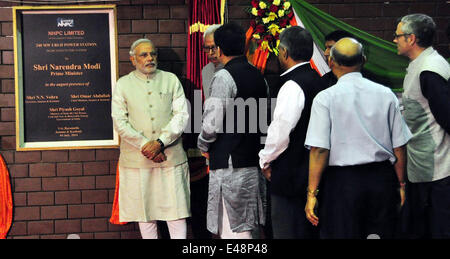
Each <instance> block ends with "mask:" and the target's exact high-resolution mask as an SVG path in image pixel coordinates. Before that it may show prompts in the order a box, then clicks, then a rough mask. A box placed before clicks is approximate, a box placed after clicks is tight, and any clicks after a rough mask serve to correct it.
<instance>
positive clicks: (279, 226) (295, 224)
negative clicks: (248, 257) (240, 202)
mask: <svg viewBox="0 0 450 259" xmlns="http://www.w3.org/2000/svg"><path fill="white" fill-rule="evenodd" d="M270 198H271V212H272V213H271V217H272V231H273V238H274V239H314V238H318V229H317V228H315V227H314V226H312V225H311V223H309V221H308V220H307V219H306V214H305V205H306V190H305V195H302V196H298V197H296V196H294V197H287V196H282V195H276V194H271V195H270Z"/></svg>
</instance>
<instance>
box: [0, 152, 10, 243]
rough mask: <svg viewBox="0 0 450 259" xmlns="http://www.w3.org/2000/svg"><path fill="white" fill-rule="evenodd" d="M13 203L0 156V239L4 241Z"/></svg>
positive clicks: (6, 170) (7, 175) (6, 169)
mask: <svg viewBox="0 0 450 259" xmlns="http://www.w3.org/2000/svg"><path fill="white" fill-rule="evenodd" d="M12 212H13V201H12V194H11V183H10V181H9V172H8V168H7V167H6V164H5V161H4V160H3V157H2V156H1V155H0V239H5V238H6V234H7V233H8V231H9V228H10V227H11V223H12Z"/></svg>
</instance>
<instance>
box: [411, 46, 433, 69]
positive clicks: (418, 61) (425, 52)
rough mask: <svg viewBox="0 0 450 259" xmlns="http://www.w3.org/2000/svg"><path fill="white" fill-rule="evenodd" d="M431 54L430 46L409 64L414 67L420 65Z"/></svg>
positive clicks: (431, 48)
mask: <svg viewBox="0 0 450 259" xmlns="http://www.w3.org/2000/svg"><path fill="white" fill-rule="evenodd" d="M433 52H434V48H433V47H431V46H430V47H428V48H426V49H425V50H424V51H422V53H420V54H419V56H417V58H415V59H414V60H413V61H411V62H410V64H411V65H414V64H416V63H422V62H421V60H422V59H424V58H426V57H428V56H429V55H431V53H433Z"/></svg>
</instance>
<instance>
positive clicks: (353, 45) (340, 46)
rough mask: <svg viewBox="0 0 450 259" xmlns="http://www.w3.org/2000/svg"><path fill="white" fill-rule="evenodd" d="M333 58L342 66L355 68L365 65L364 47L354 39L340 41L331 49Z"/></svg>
mask: <svg viewBox="0 0 450 259" xmlns="http://www.w3.org/2000/svg"><path fill="white" fill-rule="evenodd" d="M330 56H331V58H332V59H333V60H334V61H335V62H336V63H338V64H339V65H341V66H346V67H353V66H357V65H361V64H362V63H364V53H363V46H362V44H361V43H359V42H358V41H357V40H355V39H353V38H343V39H340V40H339V41H338V42H336V44H334V46H333V47H332V48H331V52H330Z"/></svg>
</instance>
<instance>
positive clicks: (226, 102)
mask: <svg viewBox="0 0 450 259" xmlns="http://www.w3.org/2000/svg"><path fill="white" fill-rule="evenodd" d="M214 41H215V44H216V46H217V49H216V56H217V58H218V60H219V61H220V62H221V63H222V64H223V65H224V69H221V70H219V71H218V72H216V73H215V75H214V77H213V79H212V83H211V95H210V98H208V99H207V100H206V101H205V106H204V109H205V111H204V114H203V124H202V131H201V133H200V135H199V138H198V143H197V144H198V148H199V149H200V150H201V151H202V152H208V155H209V158H210V162H209V163H210V164H209V166H210V178H209V179H210V180H209V194H208V196H209V197H208V212H207V213H208V214H207V227H208V230H209V231H211V232H212V233H214V234H219V235H220V237H221V238H227V239H230V238H240V239H243V238H248V239H249V238H252V236H251V231H253V230H255V229H257V228H258V225H259V224H263V223H264V212H263V206H262V205H263V204H262V198H263V196H262V192H261V189H260V186H262V185H261V182H260V181H261V178H262V177H261V174H260V173H259V171H258V151H259V149H260V146H261V145H260V143H261V139H260V138H261V134H260V132H259V129H258V126H259V125H258V119H255V118H258V117H259V114H258V112H259V107H258V102H259V101H260V99H264V98H267V89H266V84H265V80H264V77H263V76H262V75H261V73H260V72H259V70H257V69H256V68H255V67H253V66H252V65H250V64H249V63H248V62H247V59H246V57H245V56H244V50H245V34H244V31H243V30H242V28H241V27H239V26H238V25H236V24H233V23H230V24H225V25H223V26H221V27H220V28H218V29H217V30H216V31H215V33H214ZM247 104H248V105H247ZM241 108H243V109H241ZM208 155H206V156H208Z"/></svg>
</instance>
